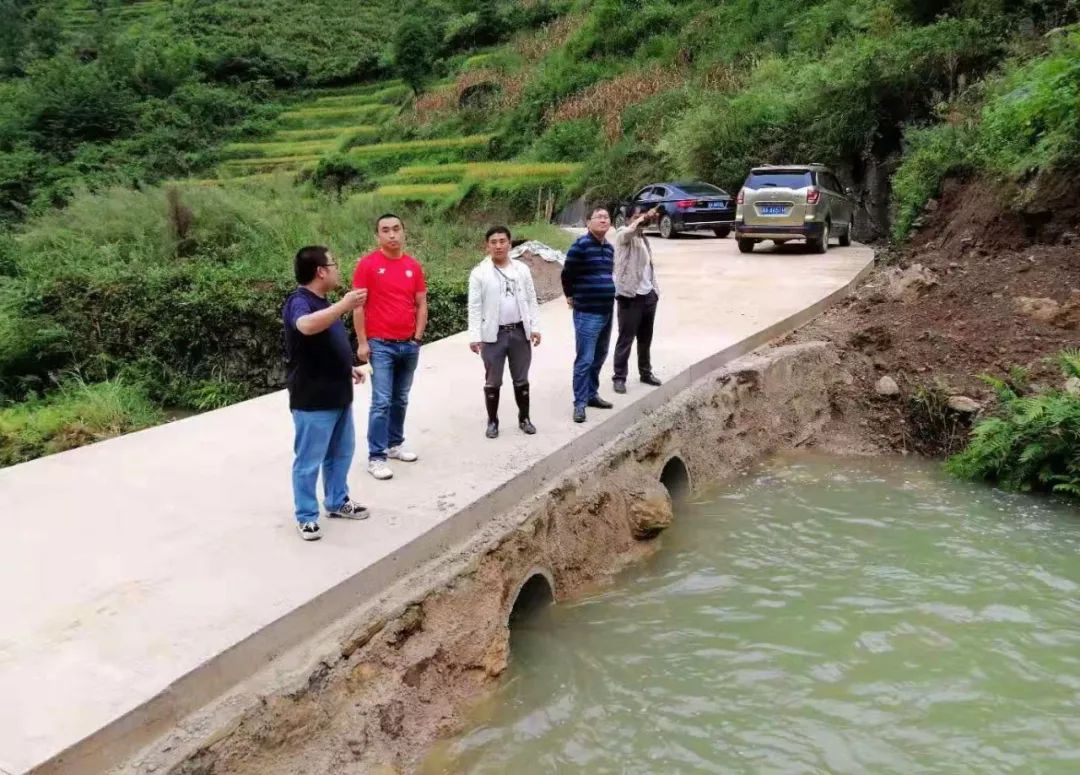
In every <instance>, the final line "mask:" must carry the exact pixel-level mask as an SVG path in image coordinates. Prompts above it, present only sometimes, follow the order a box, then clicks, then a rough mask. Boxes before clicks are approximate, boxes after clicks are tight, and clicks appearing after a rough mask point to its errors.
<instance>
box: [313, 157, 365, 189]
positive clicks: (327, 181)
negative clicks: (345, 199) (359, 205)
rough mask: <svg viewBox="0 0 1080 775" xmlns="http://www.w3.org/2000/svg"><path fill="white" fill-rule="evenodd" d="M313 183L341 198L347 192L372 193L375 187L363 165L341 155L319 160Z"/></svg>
mask: <svg viewBox="0 0 1080 775" xmlns="http://www.w3.org/2000/svg"><path fill="white" fill-rule="evenodd" d="M311 182H312V183H313V184H314V185H315V186H316V187H317V188H320V189H322V190H323V191H325V192H327V193H331V194H334V195H335V196H341V195H342V193H344V192H345V191H370V190H372V189H373V188H374V187H375V183H374V182H373V181H372V180H371V179H370V178H369V177H368V175H367V171H366V169H365V167H364V166H363V165H361V164H358V163H357V162H356V161H355V160H354V159H351V158H349V157H348V156H345V155H344V154H340V153H336V154H333V155H330V156H324V157H322V158H321V159H319V163H318V164H317V165H316V167H315V170H314V172H312V173H311Z"/></svg>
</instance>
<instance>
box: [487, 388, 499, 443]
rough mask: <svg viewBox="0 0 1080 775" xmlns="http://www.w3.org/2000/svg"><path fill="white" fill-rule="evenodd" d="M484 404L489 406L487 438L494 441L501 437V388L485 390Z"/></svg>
mask: <svg viewBox="0 0 1080 775" xmlns="http://www.w3.org/2000/svg"><path fill="white" fill-rule="evenodd" d="M484 404H485V405H486V406H487V416H488V424H487V434H486V435H487V437H488V438H489V439H494V438H496V437H498V435H499V388H493V387H486V388H484Z"/></svg>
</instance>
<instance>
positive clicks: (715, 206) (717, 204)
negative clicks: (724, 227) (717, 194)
mask: <svg viewBox="0 0 1080 775" xmlns="http://www.w3.org/2000/svg"><path fill="white" fill-rule="evenodd" d="M723 206H724V203H723V202H709V207H711V208H712V209H713V210H719V209H720V208H722V207H723Z"/></svg>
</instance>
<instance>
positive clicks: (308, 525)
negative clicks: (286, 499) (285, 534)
mask: <svg viewBox="0 0 1080 775" xmlns="http://www.w3.org/2000/svg"><path fill="white" fill-rule="evenodd" d="M296 529H297V530H298V531H300V537H301V538H303V539H304V540H305V541H318V540H319V539H320V538H322V531H321V530H320V529H319V523H318V522H315V521H314V520H313V521H311V522H297V523H296Z"/></svg>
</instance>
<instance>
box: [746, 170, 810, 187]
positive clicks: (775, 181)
mask: <svg viewBox="0 0 1080 775" xmlns="http://www.w3.org/2000/svg"><path fill="white" fill-rule="evenodd" d="M810 185H813V181H811V180H810V173H809V172H796V171H793V170H778V171H776V172H751V173H750V177H748V178H747V179H746V183H745V184H744V186H743V187H744V188H749V189H757V188H806V187H807V186H810Z"/></svg>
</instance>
